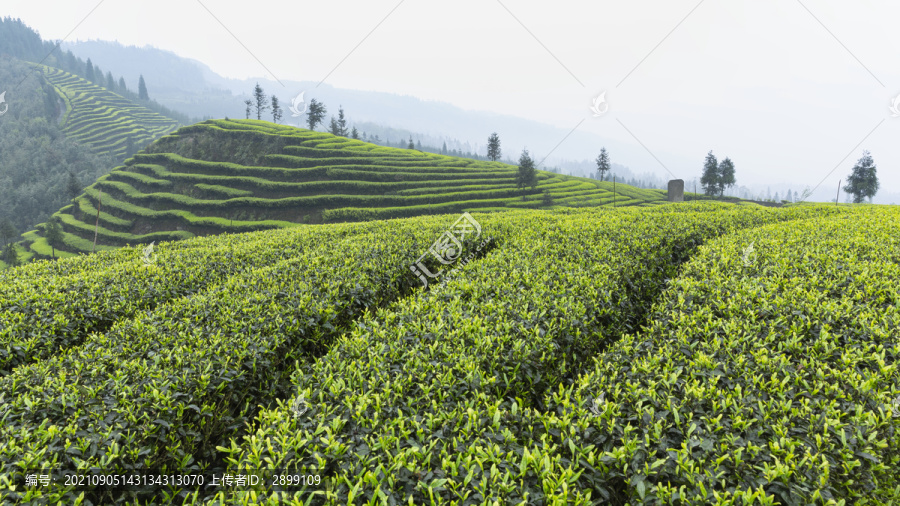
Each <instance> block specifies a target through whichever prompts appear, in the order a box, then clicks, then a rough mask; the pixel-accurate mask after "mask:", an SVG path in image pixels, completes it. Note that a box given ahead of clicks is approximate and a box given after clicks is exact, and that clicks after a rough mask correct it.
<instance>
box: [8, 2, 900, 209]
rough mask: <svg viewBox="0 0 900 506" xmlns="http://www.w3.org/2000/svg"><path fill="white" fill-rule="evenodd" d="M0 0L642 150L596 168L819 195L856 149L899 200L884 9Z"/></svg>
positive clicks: (90, 35)
mask: <svg viewBox="0 0 900 506" xmlns="http://www.w3.org/2000/svg"><path fill="white" fill-rule="evenodd" d="M2 1H3V9H2V10H0V14H2V15H12V16H13V17H20V18H22V20H23V21H24V22H25V23H27V24H28V25H30V26H32V27H33V28H35V29H37V30H38V31H39V32H40V33H41V35H42V36H43V37H44V38H48V39H62V38H66V40H68V41H76V40H90V39H101V40H114V41H119V42H120V43H123V44H126V45H132V44H133V45H138V46H143V45H148V44H149V45H152V46H155V47H158V48H161V49H166V50H171V51H173V52H175V53H177V54H179V55H181V56H185V57H189V58H194V59H197V60H200V61H202V62H204V63H206V64H207V65H209V66H210V67H211V68H212V69H213V70H214V71H215V72H217V73H219V74H221V75H223V76H226V77H235V78H247V77H264V76H268V77H270V78H275V79H280V80H314V81H320V80H322V79H324V80H325V82H326V83H328V84H331V85H333V86H335V87H341V88H355V89H368V90H377V91H387V92H392V93H398V94H408V95H413V96H416V97H420V98H423V99H428V100H440V101H445V102H450V103H452V104H455V105H457V106H460V107H462V108H465V109H473V110H487V111H494V112H498V113H504V114H511V115H516V116H520V117H524V118H529V119H533V120H538V121H542V122H545V123H549V124H552V125H556V126H559V127H562V128H565V129H566V130H567V131H568V130H569V129H572V128H575V127H576V125H577V128H578V130H584V131H588V132H594V133H596V134H598V135H601V136H605V137H612V138H616V139H619V140H623V141H628V142H633V143H635V144H638V143H639V144H643V146H645V147H646V148H647V150H648V151H645V153H646V155H645V156H643V157H642V158H641V157H637V158H635V159H633V160H614V161H619V162H620V163H623V164H625V165H628V166H630V167H632V169H634V170H635V171H636V172H642V171H645V170H649V171H654V172H658V173H660V175H666V176H668V172H666V170H665V169H663V167H662V166H661V164H660V162H662V165H665V166H666V167H667V168H668V170H669V171H670V172H672V173H673V175H675V176H677V177H683V178H685V179H688V178H690V177H694V176H695V175H697V174H696V173H697V172H698V168H697V167H686V166H684V163H682V162H676V161H674V160H672V161H670V162H669V163H667V161H666V159H665V156H660V157H659V158H660V160H659V162H658V161H657V160H656V159H654V157H653V156H652V155H651V154H650V153H651V152H652V153H654V154H655V153H657V152H659V153H677V154H679V155H684V156H686V157H688V158H690V159H696V160H697V164H698V165H702V160H703V157H704V156H705V155H706V153H707V152H708V151H709V150H713V151H714V153H715V154H716V155H717V156H718V157H719V158H720V159H721V158H723V157H725V156H729V157H730V158H732V160H734V162H735V165H736V168H737V175H738V180H739V182H745V183H766V182H772V183H777V182H790V183H792V184H797V185H798V186H799V187H801V188H802V187H803V186H806V185H808V186H810V187H812V186H815V185H817V184H818V183H819V182H820V181H821V180H822V179H823V178H826V176H827V181H826V183H825V185H830V186H832V187H834V186H835V185H836V183H837V180H838V179H840V178H842V177H844V178H845V177H846V175H847V174H849V172H850V168H851V167H852V166H853V164H854V162H855V161H856V160H857V159H858V158H859V157H860V156H861V154H862V150H863V149H868V150H870V151H871V152H872V156H873V157H874V159H875V162H876V164H877V166H878V172H879V177H880V179H881V183H882V190H885V191H891V192H898V191H900V175H898V171H897V170H896V169H897V167H898V166H900V150H898V148H897V146H898V145H900V143H898V142H897V140H898V139H900V117H892V116H891V111H890V109H889V107H890V105H891V102H892V100H893V99H894V97H897V96H898V95H900V65H898V64H900V29H898V24H900V2H898V1H897V0H855V1H853V2H849V1H838V0H703V1H698V0H667V1H662V0H654V1H641V0H632V1H615V2H613V1H594V2H586V1H555V2H547V1H540V2H539V1H523V0H501V1H497V0H480V1H477V2H476V1H473V0H459V1H456V2H440V3H439V2H433V1H425V0H404V1H398V0H388V1H385V0H369V1H365V2H362V1H350V2H288V1H285V2H277V1H265V0H257V1H253V2H246V1H241V2H232V1H228V2H224V1H214V0H203V1H202V2H198V1H197V0H180V1H177V2H176V1H153V2H149V1H144V0H138V1H133V0H129V1H125V0H105V1H102V2H99V3H98V1H97V0H91V1H82V0H68V1H65V2H62V1H55V2H45V1H40V0H22V1H17V0H13V1H10V0H2ZM92 10H93V12H92ZM373 29H374V30H373ZM70 32H71V34H70ZM98 64H100V66H101V67H102V66H103V63H102V62H98ZM273 91H274V90H273ZM286 91H288V90H286ZM604 91H605V92H606V101H607V104H608V110H607V112H606V113H605V114H603V115H601V116H599V117H594V116H593V114H592V112H591V110H590V106H591V103H592V99H593V97H595V96H597V95H599V94H600V93H601V92H604ZM434 121H435V124H436V126H439V124H440V118H435V119H434ZM562 140H563V139H562V138H561V139H560V141H562ZM565 149H566V146H565V142H563V143H562V144H561V145H560V146H559V148H558V150H557V151H558V152H557V153H555V154H556V155H559V156H565ZM842 160H843V162H842ZM835 166H838V168H837V170H835V171H834V172H833V173H832V170H833V169H834V168H835ZM829 173H831V175H828V174H829ZM823 186H824V185H823ZM842 200H843V199H842Z"/></svg>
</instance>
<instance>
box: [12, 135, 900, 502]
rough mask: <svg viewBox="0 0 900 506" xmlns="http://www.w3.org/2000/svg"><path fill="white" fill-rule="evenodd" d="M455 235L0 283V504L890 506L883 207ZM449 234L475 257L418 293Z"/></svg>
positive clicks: (895, 317)
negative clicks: (41, 479) (161, 477)
mask: <svg viewBox="0 0 900 506" xmlns="http://www.w3.org/2000/svg"><path fill="white" fill-rule="evenodd" d="M308 135H313V134H312V133H308ZM264 140H270V139H263V138H261V139H260V141H261V142H262V141H264ZM300 147H302V148H306V146H300ZM320 149H326V148H325V147H321V148H320ZM278 156H296V155H278ZM450 161H452V160H447V162H450ZM458 218H459V217H458V215H442V216H425V217H416V218H411V219H400V220H389V221H371V222H359V223H340V224H326V225H321V226H298V227H291V228H288V229H279V230H269V231H262V232H256V233H249V234H239V235H231V234H229V235H220V236H215V237H205V238H194V239H190V240H187V241H178V242H173V243H166V244H163V245H161V246H160V247H159V248H157V249H156V250H155V252H154V253H152V254H150V255H143V254H142V252H141V248H135V247H132V248H121V249H118V250H116V251H109V252H101V253H98V254H96V255H88V256H83V257H80V258H73V259H63V260H60V261H56V262H50V261H40V262H35V263H32V264H30V265H27V266H22V267H18V268H15V269H12V270H8V271H4V272H2V273H0V400H2V401H3V402H0V420H3V423H2V424H0V440H3V441H5V442H8V444H4V445H0V472H2V474H0V476H2V479H0V502H2V503H4V504H34V503H42V504H43V503H49V504H56V503H63V504H73V503H77V502H80V501H82V500H83V501H84V502H85V503H87V502H90V503H92V504H125V503H128V504H210V505H212V504H248V505H249V504H271V505H275V504H286V503H289V504H301V503H302V504H325V505H337V504H345V505H349V504H354V505H355V504H458V503H460V504H461V503H474V504H487V503H491V504H574V505H578V506H588V505H593V504H611V505H616V506H619V505H622V504H681V503H684V504H717V505H722V506H724V505H727V504H732V505H733V504H749V503H754V504H756V503H759V504H819V503H823V504H824V503H827V504H832V503H833V504H860V505H863V506H874V505H876V504H890V503H891V502H892V501H896V500H897V499H898V490H900V488H898V487H900V472H898V469H900V442H898V438H897V437H896V436H895V434H896V431H897V429H898V424H900V419H898V416H900V397H897V393H898V391H897V384H898V371H897V362H898V359H900V349H898V344H897V337H896V329H897V328H898V327H900V309H898V308H900V292H898V288H897V283H896V280H897V279H898V277H900V260H898V259H900V243H898V242H897V241H896V223H897V220H898V219H900V214H898V209H897V208H888V207H882V206H853V207H836V206H824V205H823V206H815V205H809V206H794V207H787V208H777V209H770V208H762V207H760V206H734V205H729V204H724V203H714V202H691V203H684V204H678V205H668V204H667V205H661V206H653V207H651V208H636V207H630V208H625V209H619V210H616V211H615V212H612V211H610V210H607V209H603V208H587V209H574V210H573V209H558V210H550V211H547V210H513V211H509V212H504V213H475V214H473V215H470V216H469V218H471V219H472V220H474V221H475V222H477V223H478V224H479V227H478V230H477V232H476V233H469V234H467V235H466V236H465V237H460V236H461V235H462V234H461V231H460V230H459V229H456V228H455V227H454V226H453V225H452V224H454V223H455V221H454V220H457V219H458ZM448 233H449V234H451V235H453V236H454V237H457V238H459V244H460V245H459V250H458V251H454V254H455V255H457V256H456V258H457V259H459V258H465V259H466V260H465V261H464V262H462V261H460V262H457V263H456V264H453V265H450V266H448V265H443V266H442V265H441V264H439V263H438V261H441V263H443V262H444V261H443V260H441V259H437V260H436V259H435V258H432V257H431V256H430V255H429V256H428V258H427V259H426V260H424V262H425V263H426V264H427V267H428V269H430V270H431V271H435V272H436V271H437V269H439V268H442V267H451V266H452V267H458V269H456V270H455V271H454V273H453V274H446V275H445V277H444V279H442V283H441V284H430V285H428V286H423V285H422V284H421V283H420V282H419V280H418V279H417V278H416V276H415V275H413V273H411V272H410V269H409V266H411V265H415V264H417V263H418V262H419V261H420V259H421V258H422V256H421V255H422V254H423V253H424V252H426V251H428V249H429V246H430V245H432V244H433V243H434V241H435V239H437V238H440V237H442V236H444V235H445V234H448ZM752 247H755V249H753V251H751V249H752ZM451 263H452V262H451ZM454 274H455V275H454ZM61 350H62V351H61ZM77 470H81V471H80V473H86V472H88V471H86V470H92V471H90V472H92V473H94V474H96V475H98V476H96V477H95V478H91V479H89V480H86V481H87V482H88V483H87V485H85V484H82V483H75V484H73V483H72V482H71V480H70V479H69V480H67V479H66V478H65V474H70V475H71V474H74V473H77V472H78V471H77ZM154 470H155V473H156V474H159V473H160V470H165V473H164V474H165V475H167V476H172V477H171V478H169V479H170V480H172V481H169V482H167V483H161V482H158V481H157V482H155V483H154V482H153V481H149V482H148V478H149V476H150V474H151V473H154ZM285 470H287V471H290V474H288V475H282V476H287V478H283V479H282V481H280V482H279V481H273V478H274V476H273V473H275V472H279V471H282V472H283V471H285ZM29 474H38V475H42V474H43V475H48V476H50V477H51V478H52V479H51V481H50V483H49V484H48V485H47V486H42V485H41V484H40V483H38V484H37V485H36V486H35V485H29V484H27V476H28V475H29ZM225 474H227V475H229V476H232V477H235V476H236V475H242V476H245V477H246V476H247V475H252V476H256V477H260V478H261V481H260V483H258V484H256V485H255V486H252V487H251V486H247V485H243V486H242V485H236V484H235V483H234V480H233V479H232V483H230V484H227V483H226V482H225V481H224V480H223V478H222V477H223V475H225ZM185 475H191V476H194V477H196V479H195V478H192V479H190V480H189V481H184V480H183V477H184V476H185ZM100 476H104V477H107V478H108V477H113V476H118V477H120V478H121V477H122V476H127V477H131V478H130V479H131V480H135V479H136V480H137V483H135V482H134V481H132V482H131V484H130V485H129V486H122V485H120V486H115V484H114V483H113V484H109V483H108V482H100V484H96V483H95V484H91V483H90V482H91V481H94V480H99V479H100ZM213 476H217V477H218V478H217V479H216V480H215V481H214V480H213V479H212V477H213ZM176 478H177V479H178V480H177V481H175V479H176ZM199 478H202V479H203V480H204V481H203V482H199ZM288 479H289V480H290V482H287V480H288ZM300 479H302V480H303V482H302V483H300V482H299V480H300ZM245 481H246V480H245ZM103 483H106V484H105V485H104V484H103ZM200 483H202V484H203V486H200ZM314 493H315V494H317V495H315V496H314V495H313V494H314ZM676 494H677V495H676ZM301 501H302V502H301Z"/></svg>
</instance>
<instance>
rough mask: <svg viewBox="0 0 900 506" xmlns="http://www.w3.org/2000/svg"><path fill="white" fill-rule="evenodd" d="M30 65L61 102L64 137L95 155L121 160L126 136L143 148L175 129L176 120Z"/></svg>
mask: <svg viewBox="0 0 900 506" xmlns="http://www.w3.org/2000/svg"><path fill="white" fill-rule="evenodd" d="M31 65H32V66H33V67H34V69H35V71H37V72H39V73H40V74H41V76H42V77H43V78H44V79H45V80H46V81H47V82H49V83H50V84H51V85H53V87H54V88H55V89H56V92H57V94H58V95H59V97H60V99H62V101H63V102H64V103H65V107H66V110H65V112H64V113H63V114H62V116H61V118H60V126H61V127H62V129H63V131H64V132H65V133H66V135H67V136H69V137H71V138H73V139H75V140H77V141H78V142H81V143H84V144H87V145H89V146H91V148H93V149H94V150H95V151H97V152H98V153H101V154H104V153H108V154H111V155H113V156H114V157H122V156H124V155H125V151H126V149H127V146H128V138H129V137H130V138H131V140H132V142H133V143H134V146H145V145H147V144H149V143H150V142H153V141H154V140H156V139H158V138H159V137H161V136H163V135H165V134H167V133H169V132H171V131H173V130H175V129H176V128H178V122H177V121H175V120H173V119H171V118H167V117H165V116H163V115H161V114H158V113H155V112H153V111H151V110H149V109H147V108H145V107H142V106H140V105H138V104H135V103H134V102H132V101H131V100H128V99H126V98H124V97H122V96H120V95H118V94H116V93H113V92H111V91H109V90H107V89H106V88H103V87H101V86H97V85H95V84H93V83H91V82H89V81H87V80H85V79H82V78H81V77H78V76H76V75H74V74H70V73H68V72H65V71H63V70H59V69H57V68H53V67H48V66H46V65H40V64H31Z"/></svg>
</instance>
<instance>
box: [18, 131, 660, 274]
mask: <svg viewBox="0 0 900 506" xmlns="http://www.w3.org/2000/svg"><path fill="white" fill-rule="evenodd" d="M516 172H517V168H516V167H514V166H511V165H507V164H503V163H499V162H482V161H476V160H471V159H466V158H456V157H450V156H443V155H436V154H430V153H424V152H421V151H416V150H407V149H399V148H388V147H381V146H377V145H374V144H369V143H366V142H362V141H358V140H353V139H348V138H345V137H337V136H334V135H331V134H327V133H321V132H314V131H310V130H306V129H300V128H295V127H287V126H279V125H275V124H273V123H269V122H266V121H256V120H210V121H206V122H203V123H198V124H195V125H191V126H188V127H183V128H181V129H179V130H178V131H176V132H174V133H172V134H170V135H167V136H165V137H163V138H161V139H160V140H158V141H156V142H154V143H153V144H151V145H150V146H148V147H147V148H146V149H145V150H143V151H142V152H141V153H139V154H137V155H135V156H134V157H133V158H129V159H128V160H126V161H125V165H124V166H122V167H118V168H116V169H114V170H113V171H112V172H111V173H110V174H108V175H106V176H103V177H101V178H100V179H99V180H98V181H97V182H95V183H94V184H93V185H91V186H90V187H88V188H87V189H86V191H85V193H84V194H83V195H81V196H79V197H77V198H76V199H74V200H73V203H72V204H71V205H68V206H66V207H64V208H63V209H61V210H60V211H59V212H58V213H57V214H56V215H54V219H56V220H58V221H59V222H60V224H61V225H62V229H63V234H62V235H63V239H62V241H61V244H57V245H56V253H57V254H59V255H60V256H63V257H66V256H72V255H75V254H78V253H84V252H91V251H92V250H94V249H95V246H94V236H95V233H96V236H97V246H96V249H97V250H104V249H112V248H116V247H120V246H125V245H128V244H139V243H144V244H146V243H150V242H152V241H157V242H158V241H171V240H176V239H186V238H190V237H194V236H206V235H214V234H220V233H223V232H247V231H257V230H265V229H275V228H283V227H291V226H296V225H298V224H303V223H326V222H346V221H365V220H375V219H387V218H401V217H412V216H419V215H429V214H444V213H457V212H462V211H473V212H475V211H498V210H516V209H523V208H548V207H563V206H565V207H580V206H611V207H612V206H617V207H619V206H650V205H656V204H661V203H663V202H664V200H665V192H663V191H661V190H641V189H637V188H634V187H631V186H627V185H622V184H619V185H616V187H615V192H614V191H613V190H614V188H613V183H611V182H600V181H595V180H592V179H585V178H579V177H571V176H564V175H560V174H554V173H550V172H544V171H538V178H539V180H538V185H537V186H536V187H534V188H531V187H525V188H524V189H521V190H520V189H518V188H517V187H516V184H515V176H516ZM98 211H99V214H98ZM45 227H46V225H44V224H42V225H39V226H38V228H37V230H33V231H31V232H29V233H26V234H25V235H24V239H25V241H24V245H25V246H26V247H27V249H28V251H29V254H30V255H33V256H35V257H37V258H50V256H51V255H52V254H53V251H52V250H51V248H50V245H49V244H47V241H46V238H45V236H44V234H45Z"/></svg>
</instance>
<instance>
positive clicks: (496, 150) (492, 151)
mask: <svg viewBox="0 0 900 506" xmlns="http://www.w3.org/2000/svg"><path fill="white" fill-rule="evenodd" d="M444 145H445V146H446V143H444ZM500 154H501V151H500V136H499V135H497V132H494V133H492V134H491V135H490V137H488V148H487V156H488V158H490V159H491V161H492V162H496V161H497V159H498V158H500Z"/></svg>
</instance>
